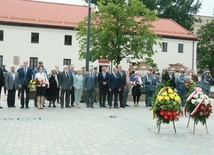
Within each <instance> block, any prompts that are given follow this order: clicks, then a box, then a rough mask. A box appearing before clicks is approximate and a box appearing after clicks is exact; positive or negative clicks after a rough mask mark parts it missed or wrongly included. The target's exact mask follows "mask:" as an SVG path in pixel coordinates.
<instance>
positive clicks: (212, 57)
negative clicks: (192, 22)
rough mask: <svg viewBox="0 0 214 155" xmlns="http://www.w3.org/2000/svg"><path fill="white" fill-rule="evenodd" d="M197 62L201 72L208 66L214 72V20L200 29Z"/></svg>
mask: <svg viewBox="0 0 214 155" xmlns="http://www.w3.org/2000/svg"><path fill="white" fill-rule="evenodd" d="M198 37H199V42H198V48H197V64H198V66H197V67H198V68H199V69H200V72H201V73H202V71H203V70H205V69H206V68H207V69H209V70H210V71H211V73H212V74H214V20H212V22H210V23H208V24H206V25H204V26H202V27H201V29H200V30H199V31H198Z"/></svg>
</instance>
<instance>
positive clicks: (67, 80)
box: [59, 71, 74, 90]
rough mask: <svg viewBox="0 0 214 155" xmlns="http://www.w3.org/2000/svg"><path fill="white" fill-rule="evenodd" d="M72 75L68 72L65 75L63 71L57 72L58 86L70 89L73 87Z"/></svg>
mask: <svg viewBox="0 0 214 155" xmlns="http://www.w3.org/2000/svg"><path fill="white" fill-rule="evenodd" d="M73 81H74V79H73V76H72V75H71V74H69V73H68V76H66V74H65V71H63V72H61V73H60V74H59V86H60V87H62V90H71V87H73Z"/></svg>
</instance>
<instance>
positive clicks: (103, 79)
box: [98, 66, 109, 108]
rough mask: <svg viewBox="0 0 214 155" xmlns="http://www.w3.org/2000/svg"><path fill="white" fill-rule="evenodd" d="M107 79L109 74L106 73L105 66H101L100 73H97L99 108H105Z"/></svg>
mask: <svg viewBox="0 0 214 155" xmlns="http://www.w3.org/2000/svg"><path fill="white" fill-rule="evenodd" d="M108 79H109V73H107V72H106V66H102V72H99V73H98V82H99V102H100V108H102V107H104V108H106V106H105V102H106V95H107V94H108Z"/></svg>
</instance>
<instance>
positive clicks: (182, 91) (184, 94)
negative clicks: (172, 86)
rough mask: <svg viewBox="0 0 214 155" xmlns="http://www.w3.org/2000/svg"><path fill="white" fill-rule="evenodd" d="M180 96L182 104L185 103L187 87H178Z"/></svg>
mask: <svg viewBox="0 0 214 155" xmlns="http://www.w3.org/2000/svg"><path fill="white" fill-rule="evenodd" d="M178 96H179V97H180V98H181V104H182V106H184V105H185V96H186V89H178Z"/></svg>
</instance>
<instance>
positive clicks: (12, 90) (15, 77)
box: [5, 65, 19, 108]
mask: <svg viewBox="0 0 214 155" xmlns="http://www.w3.org/2000/svg"><path fill="white" fill-rule="evenodd" d="M18 87H19V74H18V72H16V71H15V65H11V66H10V71H9V72H7V74H6V76H5V88H6V89H7V91H8V96H7V106H8V108H11V107H16V106H15V98H16V90H17V89H18Z"/></svg>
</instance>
